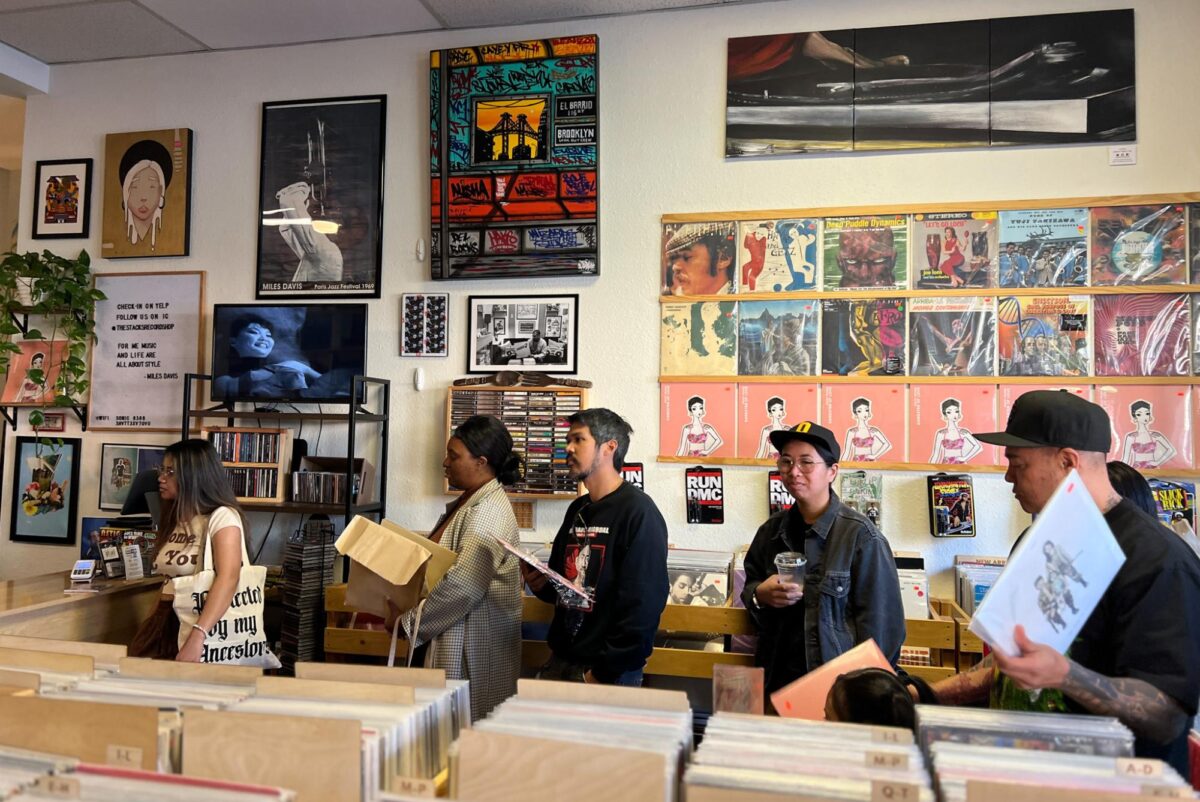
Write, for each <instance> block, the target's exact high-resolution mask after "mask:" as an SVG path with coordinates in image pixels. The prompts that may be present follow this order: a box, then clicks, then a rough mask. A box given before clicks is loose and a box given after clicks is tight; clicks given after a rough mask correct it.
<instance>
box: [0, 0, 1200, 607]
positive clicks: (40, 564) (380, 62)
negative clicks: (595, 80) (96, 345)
mask: <svg viewBox="0 0 1200 802" xmlns="http://www.w3.org/2000/svg"><path fill="white" fill-rule="evenodd" d="M1130 5H1132V6H1134V7H1135V8H1136V9H1137V17H1136V19H1137V52H1138V54H1139V58H1138V65H1137V67H1138V108H1139V119H1138V133H1139V142H1138V145H1139V153H1138V157H1139V158H1138V163H1137V165H1136V166H1132V167H1120V168H1110V167H1108V166H1107V164H1108V163H1107V149H1106V148H1105V147H1102V146H1094V147H1057V148H1025V149H1007V150H1004V149H997V150H994V151H988V150H962V151H953V152H924V153H891V154H861V155H846V156H811V157H800V158H790V159H773V160H766V161H736V162H726V161H725V160H724V159H723V158H722V154H723V152H724V148H723V135H724V98H723V95H724V88H725V48H726V39H727V38H728V37H731V36H745V35H752V34H761V33H765V32H774V31H803V30H814V29H816V30H820V29H836V28H845V27H855V26H879V25H896V24H909V23H913V22H916V21H930V22H936V21H946V20H960V19H969V18H982V17H987V16H990V15H992V14H993V13H997V12H998V11H999V10H1000V9H998V8H997V6H995V4H993V3H989V2H980V1H979V0H971V1H970V2H964V0H912V1H911V2H905V3H881V2H871V1H870V0H845V1H844V2H841V3H838V4H836V6H835V4H831V3H818V2H815V0H814V1H812V2H800V1H799V0H794V1H792V2H779V3H764V4H752V5H748V6H745V7H727V8H706V9H700V10H695V11H679V12H666V13H658V14H648V15H640V16H635V17H606V18H601V19H595V20H587V21H582V22H573V23H570V24H557V25H537V26H527V27H520V28H505V29H496V30H476V31H456V32H450V33H438V34H420V35H412V36H398V37H387V38H379V39H368V40H362V41H354V42H341V43H331V44H323V45H310V46H302V47H286V48H271V49H263V50H247V51H237V52H227V53H217V54H206V55H196V56H177V57H164V58H153V59H139V60H130V61H116V62H108V63H98V64H83V65H72V66H65V67H56V68H54V71H53V82H52V92H51V94H49V95H46V96H37V97H30V98H29V101H28V122H27V127H26V137H25V142H26V147H25V157H24V162H25V169H26V170H27V171H30V170H32V169H33V163H34V161H35V160H37V159H50V158H70V157H81V156H90V157H92V158H94V159H96V169H97V175H96V179H97V185H99V184H100V182H101V181H102V180H103V178H104V175H103V173H104V165H103V143H104V134H105V133H107V132H118V131H130V130H139V129H153V128H166V127H173V126H189V127H191V128H193V129H194V130H195V133H196V152H195V173H196V180H195V185H194V190H193V209H194V211H193V216H192V255H191V256H190V257H188V258H185V259H158V260H153V259H146V260H121V261H116V262H111V261H105V260H97V266H98V269H99V270H102V271H108V270H117V271H127V270H164V269H165V270H170V269H175V268H178V269H202V270H206V271H208V300H209V302H210V303H215V302H240V301H248V300H252V299H253V279H254V257H255V211H256V208H255V197H256V192H257V186H258V148H259V116H260V112H259V109H260V104H261V103H262V102H263V101H266V100H285V99H290V98H305V97H329V96H336V95H349V94H368V93H386V94H387V96H388V141H387V173H386V221H385V222H386V226H385V237H384V277H383V286H384V297H383V298H382V299H381V300H380V301H377V302H374V303H373V304H372V309H371V320H372V329H373V338H372V340H371V343H370V354H369V356H368V364H369V367H370V372H371V373H373V374H375V375H381V376H386V377H390V378H392V379H394V380H395V381H396V386H395V389H396V392H395V393H394V395H393V397H394V399H395V401H394V407H393V412H394V413H396V414H395V420H394V421H393V423H392V430H391V433H392V443H393V451H392V460H391V466H390V467H391V475H390V487H389V502H390V503H389V513H390V517H392V518H395V519H396V520H399V521H401V522H403V523H406V524H408V525H410V526H413V527H420V528H426V527H428V526H430V525H431V524H432V522H433V521H434V519H435V516H436V515H437V513H438V511H439V509H440V507H441V505H442V504H443V503H444V502H445V499H444V498H443V497H442V496H440V495H439V492H440V487H441V484H440V483H441V471H440V459H441V454H442V449H443V445H444V444H443V440H442V437H443V432H442V425H443V415H444V399H445V387H446V385H447V384H448V383H449V382H450V380H451V379H452V378H454V377H456V376H458V375H460V374H461V372H462V370H463V368H464V366H465V363H466V343H465V341H466V334H465V331H464V328H463V326H464V317H465V311H466V296H467V295H468V293H470V292H480V291H486V292H513V291H531V290H537V291H556V290H562V291H570V292H579V293H580V295H581V315H580V318H581V326H580V333H581V336H582V342H583V348H582V354H581V359H580V375H581V376H583V377H586V378H590V379H593V380H595V382H596V388H595V390H594V391H593V393H592V401H593V403H594V404H595V405H602V406H610V407H612V408H614V409H616V410H617V411H619V412H620V413H622V414H623V415H625V416H626V417H627V418H628V419H629V421H630V422H631V423H632V425H633V427H634V429H635V432H636V433H635V435H634V440H633V448H632V450H631V454H630V458H631V459H632V460H635V461H637V460H641V461H644V462H645V463H647V476H646V480H647V485H648V488H649V491H650V493H651V495H652V496H653V497H654V498H655V500H656V501H657V502H658V504H659V506H660V508H661V509H662V511H663V514H664V515H665V516H666V518H667V521H668V523H669V525H670V531H671V540H672V541H673V542H674V543H676V544H678V545H681V546H692V547H717V548H730V547H733V546H736V545H737V544H740V543H745V542H748V541H749V539H750V537H751V536H752V535H753V533H754V530H755V528H756V527H757V526H758V524H759V523H760V522H761V521H762V520H763V519H764V518H765V517H766V499H765V495H766V493H765V490H764V485H765V477H764V474H765V469H762V468H732V467H731V468H727V469H726V482H727V494H728V501H727V506H726V520H727V521H728V522H727V523H726V524H725V525H724V526H713V527H699V526H692V527H689V526H687V525H686V524H684V523H683V521H684V520H685V515H684V503H683V493H682V485H683V466H681V465H666V464H664V465H659V464H656V463H655V461H654V456H655V443H656V442H657V428H658V383H657V375H658V342H659V332H658V297H657V295H656V292H657V272H658V242H659V229H658V220H659V216H660V215H662V214H664V213H669V212H693V211H716V210H748V209H783V208H803V207H816V206H841V205H870V204H893V203H914V204H915V203H933V202H941V201H955V200H963V201H974V200H981V199H1019V198H1054V197H1064V196H1072V195H1120V194H1125V193H1151V192H1173V191H1188V190H1195V189H1197V188H1198V187H1200V151H1198V149H1197V148H1196V145H1195V136H1196V130H1197V128H1198V127H1200V103H1198V102H1197V101H1198V100H1200V97H1198V94H1200V92H1198V90H1197V88H1196V86H1197V85H1196V84H1195V82H1194V80H1193V78H1194V76H1195V75H1197V74H1200V51H1198V50H1197V49H1196V47H1195V43H1194V41H1193V40H1194V37H1195V32H1196V31H1197V30H1200V3H1197V2H1195V0H1153V2H1152V1H1151V0H1113V1H1112V2H1107V1H1106V0H1103V1H1094V2H1085V1H1084V0H1050V2H1045V0H1010V1H1009V2H1008V3H1006V4H1004V6H1003V9H1002V12H1003V13H1005V14H1011V15H1022V14H1029V15H1033V14H1044V13H1049V12H1062V11H1079V10H1095V9H1102V8H1121V7H1128V6H1130ZM585 32H594V33H598V34H599V35H600V50H601V73H600V84H601V109H602V120H601V129H602V138H601V165H602V166H601V172H602V184H601V185H602V198H603V203H602V225H601V236H602V244H601V247H602V253H603V261H602V265H601V275H600V277H598V278H595V279H580V280H551V281H534V282H528V283H527V282H522V281H505V282H486V283H485V282H474V283H448V284H434V283H432V282H430V281H429V280H427V279H426V276H427V275H428V266H427V265H425V264H422V263H419V262H417V260H416V259H415V256H414V247H415V243H416V241H417V239H418V238H420V237H427V236H428V233H427V232H428V221H429V215H428V212H427V204H428V197H429V195H428V189H427V186H428V183H427V182H428V175H427V163H428V162H427V155H426V143H427V141H428V136H427V129H428V105H427V102H428V98H427V94H426V67H427V64H428V51H429V50H431V49H436V48H439V47H445V46H454V45H472V44H481V43H485V42H494V41H507V40H511V39H517V38H522V37H540V36H549V35H558V34H572V33H585ZM21 203H22V207H21V208H22V220H23V221H25V222H23V223H22V231H21V246H22V247H23V248H25V247H30V246H31V245H32V243H31V242H30V240H29V239H28V235H29V231H28V220H29V213H30V203H31V199H30V198H29V197H27V196H26V197H22V199H21ZM93 203H96V204H98V203H99V197H94V198H93ZM97 208H98V206H97ZM99 230H100V228H99V223H98V221H97V222H94V223H93V227H92V237H91V239H90V240H89V241H88V242H87V247H88V249H89V251H90V252H91V253H93V254H97V253H99ZM57 245H58V247H59V248H60V249H61V250H62V251H63V252H73V251H74V250H75V247H76V246H75V244H73V243H69V242H63V243H58V244H57ZM443 290H446V291H449V292H450V293H451V294H452V296H453V297H452V313H453V315H454V317H453V318H452V321H451V326H452V331H451V335H452V336H451V342H452V346H453V351H452V355H451V357H450V358H449V359H445V360H417V359H408V360H402V359H399V358H398V357H396V353H397V352H398V340H397V331H398V322H399V311H398V306H399V302H398V296H399V294H400V293H401V292H404V291H443ZM418 366H419V367H422V368H424V370H425V371H426V376H427V378H426V384H425V386H426V389H425V390H424V392H421V393H417V392H416V391H414V390H413V389H412V383H411V377H412V372H413V369H414V368H416V367H418ZM307 434H308V435H309V437H310V439H311V437H312V432H311V430H310V431H309V432H308V433H307ZM324 438H325V439H323V441H322V443H323V445H322V451H323V452H324V453H330V451H329V449H327V448H326V447H325V444H328V443H330V438H331V435H330V427H329V426H327V427H326V432H325V435H324ZM140 439H143V438H139V437H133V436H129V435H114V434H98V433H97V434H87V435H85V440H86V445H85V450H84V475H83V478H82V488H81V490H82V498H83V502H84V503H83V507H82V509H81V513H82V514H95V509H94V504H95V499H96V480H95V473H96V466H97V465H98V461H99V451H100V443H101V442H103V441H105V440H107V441H109V442H137V441H138V440H140ZM144 439H146V440H150V438H149V437H146V438H144ZM160 441H161V442H166V438H165V437H164V438H160ZM8 445H9V453H11V447H12V442H11V436H10V438H9V444H8ZM4 471H5V475H6V479H5V484H4V488H5V495H6V496H7V495H8V478H7V475H8V474H9V473H10V472H11V467H10V466H9V465H5V467H4ZM884 490H885V527H884V531H885V533H886V534H887V535H888V537H889V539H890V540H891V542H892V545H893V546H894V547H895V548H898V549H919V550H922V551H924V552H925V553H926V555H927V557H928V558H929V561H930V565H931V568H932V569H933V570H936V571H938V572H939V573H938V574H937V575H936V577H935V580H934V590H935V592H938V593H948V592H950V573H949V572H948V571H946V570H945V569H946V568H947V567H948V566H949V565H950V564H951V563H952V560H953V555H954V554H955V553H956V552H959V551H970V552H975V553H983V554H996V553H1007V550H1008V548H1009V544H1010V543H1011V541H1012V539H1013V537H1014V536H1015V534H1016V533H1017V532H1018V531H1019V530H1020V529H1021V528H1022V527H1023V526H1024V525H1025V524H1026V523H1027V522H1028V518H1027V516H1025V515H1023V514H1022V513H1021V512H1020V510H1019V509H1017V508H1016V506H1015V504H1013V502H1012V501H1011V496H1010V494H1009V492H1008V487H1007V485H1005V484H1004V482H1003V481H1002V479H1001V477H1000V476H999V475H996V474H989V475H981V476H978V477H976V498H977V503H978V509H979V517H980V529H981V533H980V535H979V536H978V537H977V538H975V539H974V540H948V541H941V542H938V541H934V540H932V538H930V537H929V535H928V534H927V532H928V514H927V508H926V504H925V501H924V494H925V478H924V476H923V475H921V474H915V473H894V474H888V475H887V477H886V481H885V488H884ZM564 508H565V504H563V503H545V502H543V503H542V504H540V506H539V509H538V521H537V522H538V527H539V530H540V532H541V533H542V534H544V535H545V536H546V537H547V538H548V537H550V536H551V535H552V534H553V532H554V531H555V529H556V527H557V525H558V523H559V519H560V516H561V515H562V512H563V510H564ZM8 515H9V513H8V504H7V503H5V504H4V505H3V509H2V510H0V516H2V519H0V520H2V523H0V527H2V529H3V531H4V532H7V529H8ZM259 520H260V523H259V525H258V527H257V531H256V537H261V536H262V533H263V531H265V526H266V522H267V520H268V517H266V516H263V517H262V518H260V519H259ZM294 525H295V521H294V519H292V517H291V516H289V517H288V520H286V521H284V520H282V519H281V520H280V521H277V522H276V523H275V532H276V535H278V533H279V532H280V530H281V528H283V527H286V528H291V527H293V526H294ZM273 551H274V550H273V549H268V550H267V552H265V554H266V555H267V556H270V554H271V553H272V552H273ZM72 553H73V550H72ZM69 561H70V554H68V553H67V550H66V549H62V548H55V547H45V546H18V545H14V544H11V543H9V542H8V541H7V535H4V536H3V538H2V539H0V577H15V576H23V575H29V574H34V573H40V572H44V571H49V570H53V569H58V568H63V567H65V566H67V565H68V563H69Z"/></svg>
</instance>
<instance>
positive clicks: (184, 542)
mask: <svg viewBox="0 0 1200 802" xmlns="http://www.w3.org/2000/svg"><path fill="white" fill-rule="evenodd" d="M158 493H159V498H160V499H161V500H162V503H163V507H162V510H163V511H162V517H161V519H160V524H159V533H158V543H157V545H156V548H155V556H154V567H155V571H156V572H157V573H159V574H162V575H163V576H165V577H167V578H168V581H167V582H166V583H165V584H164V585H163V596H162V598H160V600H159V604H158V606H157V608H156V609H155V611H154V612H153V613H152V614H151V616H150V618H149V619H147V620H146V621H145V622H144V623H143V624H142V626H141V628H140V629H139V630H138V633H137V634H136V635H135V636H134V639H133V643H132V644H131V645H130V647H129V653H130V655H132V656H137V657H154V658H158V659H167V660H169V659H175V660H179V661H183V662H192V663H196V662H224V663H250V662H253V664H256V665H269V664H270V663H271V661H273V660H274V657H273V656H271V657H270V658H269V659H268V660H265V661H263V660H256V661H251V660H243V659H233V656H234V651H233V650H232V649H231V648H230V647H227V646H225V645H224V644H226V643H227V642H229V641H230V638H231V636H232V637H233V638H235V639H237V640H238V641H239V646H240V642H241V641H244V640H245V639H244V638H241V637H240V635H235V634H234V633H233V632H231V631H230V630H231V629H232V630H235V631H243V632H242V634H246V633H248V632H249V631H250V630H251V629H253V630H254V632H253V635H254V636H255V637H256V638H257V639H258V641H260V642H261V645H255V646H252V648H250V649H249V650H247V649H246V648H244V647H242V648H239V649H238V650H237V652H236V657H237V658H241V657H242V656H244V655H245V654H246V653H247V651H250V652H255V653H256V654H257V656H259V657H261V656H262V652H264V651H265V653H266V654H267V655H270V652H269V650H266V648H265V636H264V634H263V632H262V583H261V579H260V580H258V581H257V583H255V581H254V580H253V579H252V578H251V577H249V576H247V575H249V574H252V572H254V571H255V570H258V571H261V570H262V569H253V568H252V567H250V566H249V558H248V556H247V554H246V543H245V531H244V526H243V519H242V511H241V507H240V506H239V505H238V503H237V499H236V498H235V497H234V494H233V489H232V488H231V487H230V484H229V477H228V475H227V474H226V471H225V467H224V466H223V465H222V464H221V460H220V458H219V457H218V456H217V452H216V450H215V449H214V448H213V446H212V444H211V443H209V442H208V441H207V440H199V439H190V440H181V441H179V442H177V443H174V444H173V445H170V446H168V447H167V449H166V452H165V454H164V455H163V461H162V465H161V466H160V467H159V469H158ZM202 566H203V568H204V569H208V570H202ZM210 566H211V568H210ZM247 579H250V582H249V584H248V583H247ZM210 583H211V584H210ZM255 584H257V588H255V587H254V585H255ZM204 585H209V586H208V587H207V588H204V587H203V586H204ZM176 593H180V594H181V595H180V598H179V600H178V601H179V603H176ZM235 596H236V598H237V601H236V603H235ZM231 606H232V607H239V606H241V607H242V608H243V609H241V610H239V613H240V614H242V615H243V616H244V617H246V620H247V621H248V623H247V624H244V625H239V626H234V625H233V619H232V617H231V616H230V615H229V614H230V612H231ZM251 608H254V609H253V610H252V609H251ZM176 611H178V612H176ZM255 616H257V617H256V618H255ZM181 617H182V621H183V625H182V628H181ZM206 644H207V646H206ZM275 665H276V666H277V665H278V662H277V661H275Z"/></svg>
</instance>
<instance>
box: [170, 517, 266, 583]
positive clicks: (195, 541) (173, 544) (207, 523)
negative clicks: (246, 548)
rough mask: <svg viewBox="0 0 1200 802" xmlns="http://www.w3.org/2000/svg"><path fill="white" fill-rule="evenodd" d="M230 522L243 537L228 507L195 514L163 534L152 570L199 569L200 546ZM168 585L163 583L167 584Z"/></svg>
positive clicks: (186, 571) (239, 523) (180, 572)
mask: <svg viewBox="0 0 1200 802" xmlns="http://www.w3.org/2000/svg"><path fill="white" fill-rule="evenodd" d="M230 526H232V527H233V528H235V529H237V530H238V537H243V536H244V535H243V533H242V519H241V516H239V515H238V514H237V511H236V510H234V509H233V508H232V507H217V508H216V509H215V510H213V511H212V512H211V513H209V514H208V515H196V516H194V517H193V518H192V520H190V521H188V523H187V525H186V526H184V525H182V524H181V525H179V526H177V527H176V528H175V531H174V532H172V533H171V534H170V535H167V538H166V540H164V541H163V544H162V545H161V546H160V547H159V549H158V556H157V557H155V558H154V570H155V571H157V572H158V573H160V574H162V575H163V576H169V577H176V576H191V575H192V574H194V573H196V572H197V571H199V570H200V560H201V556H202V552H201V550H200V549H201V547H202V545H203V543H204V541H205V540H206V538H205V532H207V533H208V538H207V539H209V540H211V539H212V536H213V535H215V534H216V533H217V532H220V531H221V530H222V529H225V528H226V527H230ZM170 587H171V585H170V583H169V582H168V583H167V588H168V589H169V588H170Z"/></svg>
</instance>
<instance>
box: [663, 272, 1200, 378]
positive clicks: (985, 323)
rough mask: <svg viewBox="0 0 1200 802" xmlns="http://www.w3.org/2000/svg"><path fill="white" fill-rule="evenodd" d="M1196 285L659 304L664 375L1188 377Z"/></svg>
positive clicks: (1195, 368)
mask: <svg viewBox="0 0 1200 802" xmlns="http://www.w3.org/2000/svg"><path fill="white" fill-rule="evenodd" d="M1197 303H1200V295H1197V294H1195V293H1134V294H1120V295H1096V296H1087V295H1031V296H1007V297H999V298H992V297H982V296H971V297H967V296H963V297H956V298H869V299H846V298H825V299H789V300H777V301H733V300H730V301H693V302H671V303H664V304H662V309H661V320H660V324H661V335H662V337H661V357H662V360H661V367H660V371H659V372H660V375H663V376H822V375H824V376H1072V377H1077V376H1191V375H1193V373H1200V360H1197V358H1196V357H1195V355H1194V349H1195V348H1200V338H1194V337H1193V332H1194V329H1195V325H1194V324H1195V323H1196V322H1197V320H1200V315H1197V308H1196V307H1197Z"/></svg>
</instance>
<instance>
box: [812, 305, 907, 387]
mask: <svg viewBox="0 0 1200 802" xmlns="http://www.w3.org/2000/svg"><path fill="white" fill-rule="evenodd" d="M905 303H906V301H905V300H904V299H903V298H873V299H870V300H865V301H848V300H847V301H843V300H841V299H837V298H829V299H825V300H823V301H821V372H822V373H824V374H833V375H837V376H897V375H903V373H904V361H905V356H904V335H905V323H904V306H905Z"/></svg>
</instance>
